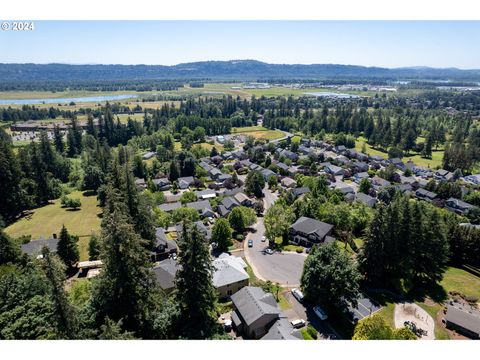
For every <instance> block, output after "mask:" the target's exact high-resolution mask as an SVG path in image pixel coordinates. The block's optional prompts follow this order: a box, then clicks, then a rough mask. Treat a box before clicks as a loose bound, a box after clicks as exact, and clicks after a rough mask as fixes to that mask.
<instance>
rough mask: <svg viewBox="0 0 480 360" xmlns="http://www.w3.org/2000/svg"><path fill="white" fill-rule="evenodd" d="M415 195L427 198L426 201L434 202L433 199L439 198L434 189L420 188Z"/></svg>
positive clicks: (422, 198)
mask: <svg viewBox="0 0 480 360" xmlns="http://www.w3.org/2000/svg"><path fill="white" fill-rule="evenodd" d="M415 196H416V197H417V198H418V199H421V200H425V201H428V202H432V201H433V200H435V199H436V198H437V194H435V193H434V192H432V191H428V190H425V189H418V190H417V191H415Z"/></svg>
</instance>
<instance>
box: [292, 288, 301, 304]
mask: <svg viewBox="0 0 480 360" xmlns="http://www.w3.org/2000/svg"><path fill="white" fill-rule="evenodd" d="M292 295H293V296H294V297H295V299H297V300H298V301H299V302H302V301H303V298H304V296H303V293H302V290H300V289H297V288H295V289H292Z"/></svg>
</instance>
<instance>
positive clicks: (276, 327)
mask: <svg viewBox="0 0 480 360" xmlns="http://www.w3.org/2000/svg"><path fill="white" fill-rule="evenodd" d="M261 340H303V337H302V335H301V334H300V332H299V331H297V330H295V329H294V328H293V326H292V324H291V323H290V321H288V319H287V318H286V317H284V316H282V317H280V318H279V319H278V320H277V321H275V322H274V323H273V325H272V326H271V327H270V329H269V330H268V332H267V333H266V334H265V335H264V336H263V337H262V339H261Z"/></svg>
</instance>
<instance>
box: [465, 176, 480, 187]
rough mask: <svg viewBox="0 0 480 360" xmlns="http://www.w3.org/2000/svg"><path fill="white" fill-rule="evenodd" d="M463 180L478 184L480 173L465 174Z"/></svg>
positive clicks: (479, 183)
mask: <svg viewBox="0 0 480 360" xmlns="http://www.w3.org/2000/svg"><path fill="white" fill-rule="evenodd" d="M463 180H464V181H466V182H468V183H470V184H472V185H480V174H474V175H468V176H465V177H464V178H463Z"/></svg>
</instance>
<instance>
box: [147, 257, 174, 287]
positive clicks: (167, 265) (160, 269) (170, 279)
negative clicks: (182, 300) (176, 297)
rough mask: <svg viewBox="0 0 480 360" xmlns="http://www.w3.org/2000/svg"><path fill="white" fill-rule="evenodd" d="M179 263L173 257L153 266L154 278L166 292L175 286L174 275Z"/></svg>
mask: <svg viewBox="0 0 480 360" xmlns="http://www.w3.org/2000/svg"><path fill="white" fill-rule="evenodd" d="M179 268H180V265H179V264H178V263H177V261H176V260H174V259H173V258H168V259H165V260H163V261H160V262H159V263H158V264H157V265H156V266H154V267H153V272H154V274H155V280H156V281H157V283H158V285H160V287H161V288H162V290H163V291H165V292H166V293H167V294H168V293H170V292H171V291H172V290H173V289H174V288H175V275H176V274H177V270H178V269H179Z"/></svg>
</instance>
